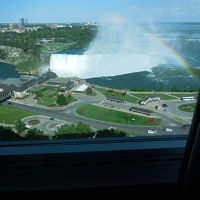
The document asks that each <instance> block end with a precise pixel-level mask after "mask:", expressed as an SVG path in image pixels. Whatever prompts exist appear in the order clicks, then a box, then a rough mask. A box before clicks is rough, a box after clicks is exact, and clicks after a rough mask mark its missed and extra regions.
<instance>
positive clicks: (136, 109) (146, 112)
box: [129, 106, 154, 115]
mask: <svg viewBox="0 0 200 200" xmlns="http://www.w3.org/2000/svg"><path fill="white" fill-rule="evenodd" d="M129 110H130V111H132V112H136V113H140V114H145V115H152V114H153V113H154V111H152V110H147V109H144V108H138V107H135V106H132V107H131V108H129Z"/></svg>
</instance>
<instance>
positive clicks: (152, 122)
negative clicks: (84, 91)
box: [76, 104, 161, 126]
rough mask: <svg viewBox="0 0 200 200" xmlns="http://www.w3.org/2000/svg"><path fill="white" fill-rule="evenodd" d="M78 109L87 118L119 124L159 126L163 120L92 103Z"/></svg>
mask: <svg viewBox="0 0 200 200" xmlns="http://www.w3.org/2000/svg"><path fill="white" fill-rule="evenodd" d="M76 111H77V113H78V114H79V115H81V116H84V117H87V118H92V119H96V120H100V121H106V122H113V123H119V124H127V125H144V126H158V125H159V124H160V122H161V120H160V119H159V118H148V117H143V116H139V115H134V114H130V113H125V112H121V111H116V110H111V109H107V108H102V107H99V106H94V105H90V104H86V105H81V106H79V107H78V108H77V110H76Z"/></svg>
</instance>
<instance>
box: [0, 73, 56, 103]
mask: <svg viewBox="0 0 200 200" xmlns="http://www.w3.org/2000/svg"><path fill="white" fill-rule="evenodd" d="M56 77H57V75H56V74H55V73H54V72H51V71H50V70H48V72H46V73H45V74H43V75H42V76H21V77H20V78H12V79H6V80H3V81H2V82H0V89H2V90H3V91H7V93H8V94H7V95H8V96H9V94H10V93H9V92H11V93H12V96H13V97H14V98H24V97H25V96H27V95H29V93H28V91H27V90H28V88H30V87H32V86H34V85H39V84H42V83H44V82H46V81H48V80H50V79H53V78H56ZM8 91H9V92H8ZM10 96H11V95H10ZM5 97H6V94H5V93H3V94H2V100H3V98H4V99H6V98H5Z"/></svg>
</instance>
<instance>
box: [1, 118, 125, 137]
mask: <svg viewBox="0 0 200 200" xmlns="http://www.w3.org/2000/svg"><path fill="white" fill-rule="evenodd" d="M15 129H16V130H17V133H15V132H14V131H13V130H12V128H5V127H2V126H0V141H26V140H48V139H49V136H48V135H47V134H45V133H44V132H43V131H41V130H38V129H36V128H33V129H27V128H26V126H25V124H24V123H23V122H22V121H18V122H16V124H15ZM22 133H23V135H25V136H23V137H22V136H21V135H20V134H22ZM24 133H25V134H24ZM105 137H127V133H126V132H124V131H121V130H119V129H114V128H111V129H99V130H97V131H93V130H92V129H91V127H90V126H89V125H88V124H84V123H82V122H79V123H77V124H72V125H63V126H61V127H60V128H59V129H58V130H57V131H55V135H54V136H52V137H51V139H82V138H87V139H91V138H105Z"/></svg>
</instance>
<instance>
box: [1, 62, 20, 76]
mask: <svg viewBox="0 0 200 200" xmlns="http://www.w3.org/2000/svg"><path fill="white" fill-rule="evenodd" d="M18 77H20V74H19V73H18V72H17V70H16V68H15V66H14V65H11V64H6V63H2V62H0V79H6V78H18Z"/></svg>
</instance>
